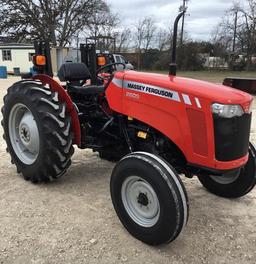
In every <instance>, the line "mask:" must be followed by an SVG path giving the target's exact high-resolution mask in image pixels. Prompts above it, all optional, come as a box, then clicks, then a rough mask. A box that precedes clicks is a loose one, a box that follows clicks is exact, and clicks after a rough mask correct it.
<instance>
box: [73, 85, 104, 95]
mask: <svg viewBox="0 0 256 264" xmlns="http://www.w3.org/2000/svg"><path fill="white" fill-rule="evenodd" d="M68 91H69V92H70V93H76V94H81V95H94V94H100V93H104V92H105V87H104V85H100V86H97V85H88V86H74V85H69V86H68Z"/></svg>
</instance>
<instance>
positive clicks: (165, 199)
mask: <svg viewBox="0 0 256 264" xmlns="http://www.w3.org/2000/svg"><path fill="white" fill-rule="evenodd" d="M110 190H111V197H112V202H113V205H114V208H115V210H116V213H117V215H118V217H119V219H120V220H121V222H122V223H123V225H124V226H125V228H126V229H127V230H128V231H129V232H130V233H131V234H132V235H133V236H134V237H136V238H137V239H139V240H141V241H143V242H145V243H147V244H150V245H158V244H162V243H169V242H171V241H173V240H174V239H175V238H176V237H177V236H178V235H179V234H180V232H181V231H182V229H183V228H184V226H185V225H186V223H187V219H188V199H187V194H186V191H185V188H184V186H183V184H182V182H181V180H180V178H179V176H178V175H177V173H176V172H175V170H174V169H173V168H172V167H171V166H170V165H169V164H168V163H167V162H166V161H165V160H163V159H162V158H160V157H158V156H155V155H153V154H150V153H146V152H134V153H132V154H129V155H127V156H125V157H124V158H123V159H122V160H121V161H120V162H119V163H118V164H117V165H116V167H115V168H114V170H113V173H112V176H111V182H110Z"/></svg>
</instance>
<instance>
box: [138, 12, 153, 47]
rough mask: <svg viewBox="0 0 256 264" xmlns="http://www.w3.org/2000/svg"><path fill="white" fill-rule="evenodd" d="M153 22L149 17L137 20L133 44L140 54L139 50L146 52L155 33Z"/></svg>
mask: <svg viewBox="0 0 256 264" xmlns="http://www.w3.org/2000/svg"><path fill="white" fill-rule="evenodd" d="M156 29H157V28H156V26H155V22H154V20H153V19H152V18H150V17H145V18H144V19H142V20H139V21H138V22H137V24H136V25H135V32H134V36H135V44H136V48H137V49H138V50H139V52H141V49H142V48H143V49H145V51H147V50H148V49H149V47H150V45H151V43H152V41H153V39H154V34H155V31H156Z"/></svg>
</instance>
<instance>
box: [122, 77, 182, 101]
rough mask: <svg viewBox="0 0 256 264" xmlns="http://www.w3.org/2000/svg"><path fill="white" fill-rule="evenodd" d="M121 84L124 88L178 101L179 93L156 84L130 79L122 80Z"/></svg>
mask: <svg viewBox="0 0 256 264" xmlns="http://www.w3.org/2000/svg"><path fill="white" fill-rule="evenodd" d="M123 85H124V88H125V89H129V90H134V91H139V92H142V93H146V94H152V95H156V96H160V97H163V98H167V99H170V100H173V101H177V102H180V97H179V94H178V93H177V92H175V91H170V90H168V89H164V88H160V87H157V86H152V85H147V84H144V83H137V82H131V81H124V83H123Z"/></svg>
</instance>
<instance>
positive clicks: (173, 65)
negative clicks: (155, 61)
mask: <svg viewBox="0 0 256 264" xmlns="http://www.w3.org/2000/svg"><path fill="white" fill-rule="evenodd" d="M186 11H187V9H185V10H183V11H182V12H181V13H179V14H178V16H177V17H176V19H175V22H174V27H173V43H172V56H171V63H170V65H169V75H172V76H176V74H177V63H176V50H177V35H178V25H179V21H180V19H181V18H182V17H183V16H184V15H185V13H186Z"/></svg>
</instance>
